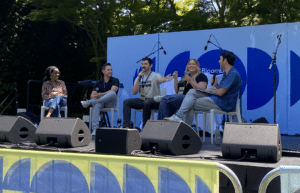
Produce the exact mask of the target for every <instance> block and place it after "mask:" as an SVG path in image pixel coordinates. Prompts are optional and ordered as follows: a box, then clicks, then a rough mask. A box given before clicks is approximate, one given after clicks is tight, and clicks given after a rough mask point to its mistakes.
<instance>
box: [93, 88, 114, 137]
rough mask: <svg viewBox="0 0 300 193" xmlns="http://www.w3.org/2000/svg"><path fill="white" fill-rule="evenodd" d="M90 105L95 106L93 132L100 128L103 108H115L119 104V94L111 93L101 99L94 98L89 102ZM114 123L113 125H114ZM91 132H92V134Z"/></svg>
mask: <svg viewBox="0 0 300 193" xmlns="http://www.w3.org/2000/svg"><path fill="white" fill-rule="evenodd" d="M88 102H89V104H90V105H92V106H93V110H92V131H94V130H95V129H98V128H99V121H100V110H101V108H114V107H115V106H116V104H117V94H116V92H114V91H111V92H109V93H107V94H105V95H103V96H101V97H100V98H98V99H96V98H93V99H91V100H88ZM113 124H114V123H112V125H113ZM92 131H91V132H92Z"/></svg>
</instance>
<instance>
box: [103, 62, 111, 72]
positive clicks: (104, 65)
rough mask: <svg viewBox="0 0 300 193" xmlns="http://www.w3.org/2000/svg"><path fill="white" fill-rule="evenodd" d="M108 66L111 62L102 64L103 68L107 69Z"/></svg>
mask: <svg viewBox="0 0 300 193" xmlns="http://www.w3.org/2000/svg"><path fill="white" fill-rule="evenodd" d="M106 66H111V64H110V63H105V64H103V65H102V70H105V68H106Z"/></svg>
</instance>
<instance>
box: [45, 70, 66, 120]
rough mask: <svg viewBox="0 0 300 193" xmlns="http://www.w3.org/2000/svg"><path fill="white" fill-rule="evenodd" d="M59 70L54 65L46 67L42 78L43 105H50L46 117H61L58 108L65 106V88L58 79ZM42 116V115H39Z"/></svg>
mask: <svg viewBox="0 0 300 193" xmlns="http://www.w3.org/2000/svg"><path fill="white" fill-rule="evenodd" d="M59 76H60V71H59V69H58V68H57V67H56V66H49V67H48V68H47V69H46V72H45V77H44V79H43V87H42V98H43V100H44V101H45V104H44V105H45V106H47V107H50V109H49V111H48V113H47V115H46V117H50V116H51V115H53V117H61V115H60V108H61V107H65V106H67V89H66V85H65V82H64V81H62V80H59V79H58V78H59ZM41 118H42V117H41Z"/></svg>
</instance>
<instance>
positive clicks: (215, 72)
mask: <svg viewBox="0 0 300 193" xmlns="http://www.w3.org/2000/svg"><path fill="white" fill-rule="evenodd" d="M217 72H218V69H215V70H214V75H213V77H212V78H213V81H212V83H211V85H214V84H215V78H216V75H217Z"/></svg>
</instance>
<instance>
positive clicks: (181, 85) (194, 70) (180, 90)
mask: <svg viewBox="0 0 300 193" xmlns="http://www.w3.org/2000/svg"><path fill="white" fill-rule="evenodd" d="M173 78H174V89H175V92H176V93H177V94H173V95H167V96H164V97H163V98H159V97H156V98H154V100H155V101H156V102H159V101H160V100H161V101H160V104H159V110H158V118H157V119H158V120H163V119H164V117H169V116H171V115H173V114H174V113H176V111H177V110H178V109H179V107H180V105H181V103H182V101H183V98H184V96H185V94H186V93H187V92H188V91H189V90H190V89H192V88H194V89H205V88H206V86H207V82H208V80H207V77H206V75H205V74H203V73H201V70H200V64H199V62H198V60H196V59H190V60H189V61H188V63H187V65H186V68H185V76H184V77H182V78H181V80H180V81H179V82H178V80H177V78H178V72H177V71H175V72H174V73H173Z"/></svg>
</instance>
